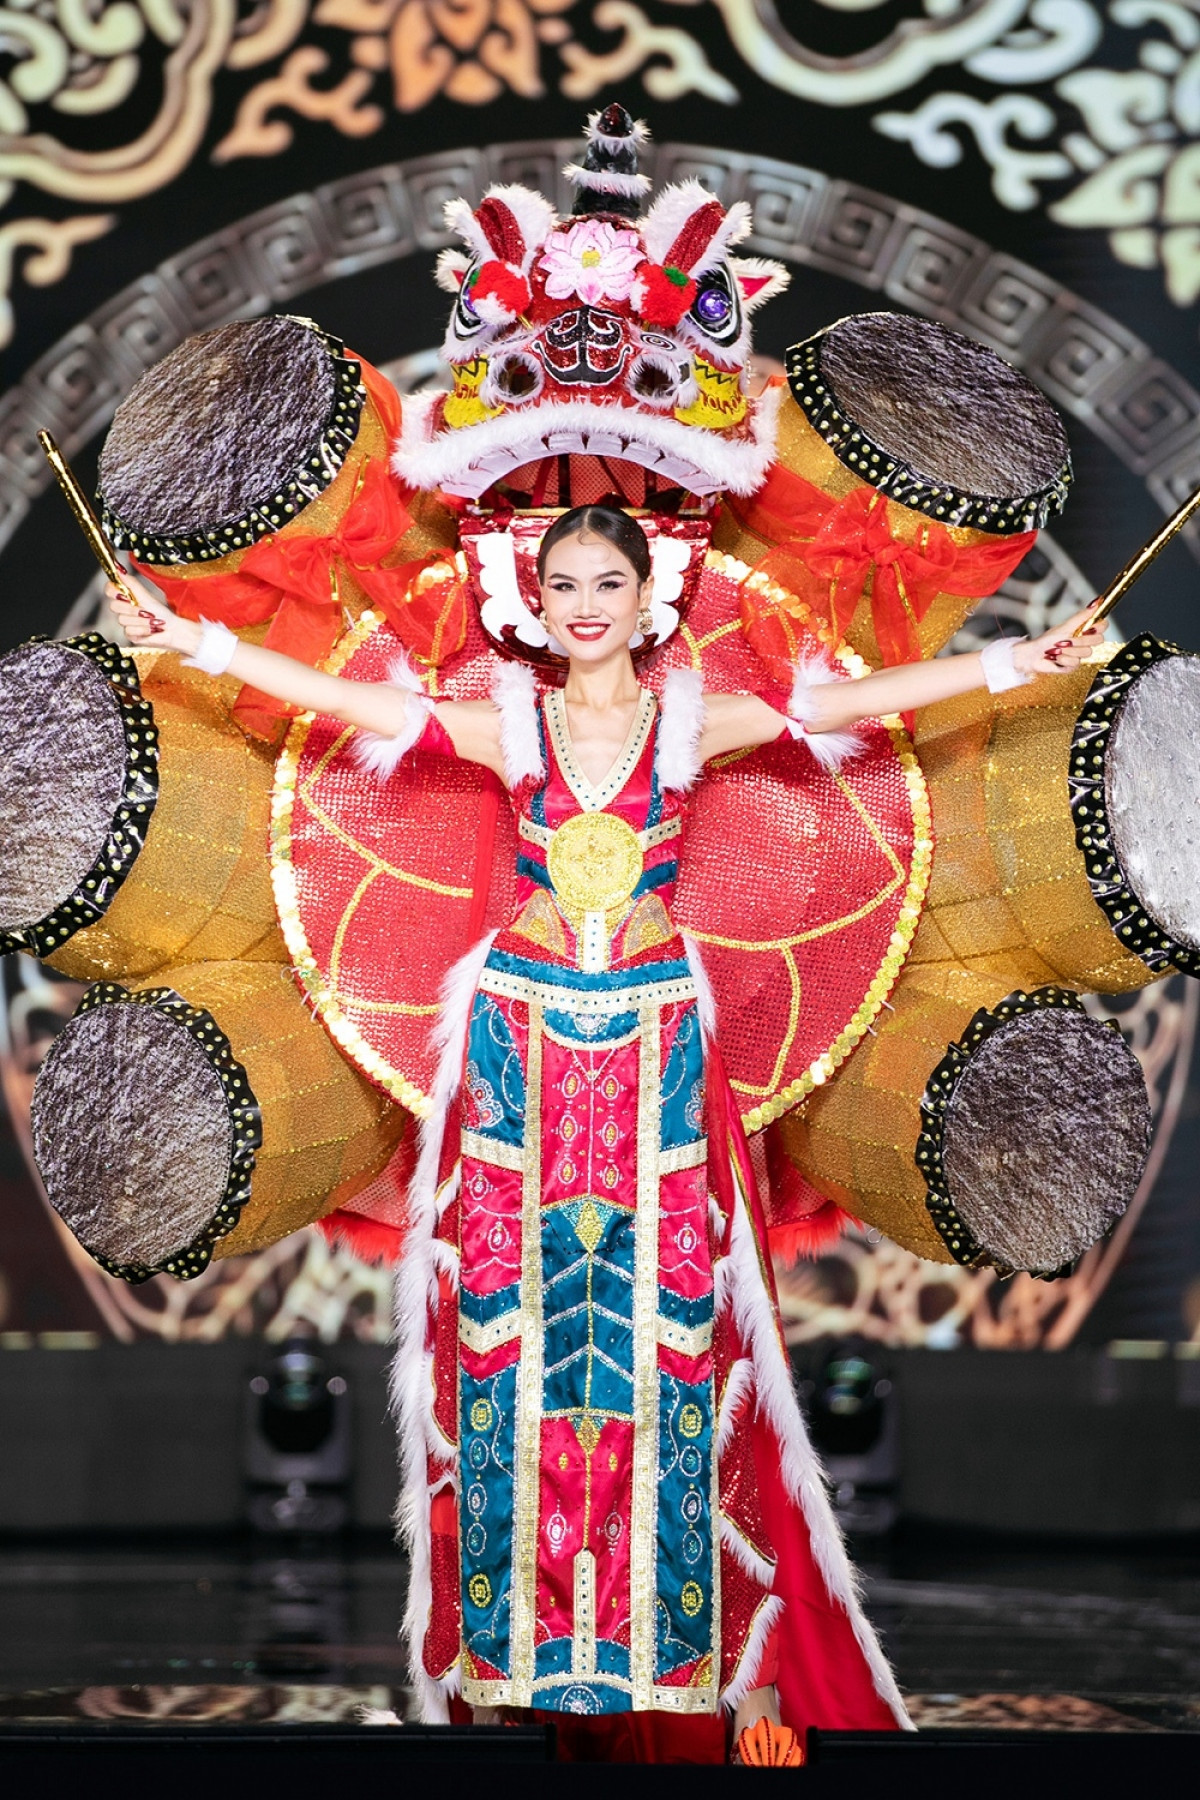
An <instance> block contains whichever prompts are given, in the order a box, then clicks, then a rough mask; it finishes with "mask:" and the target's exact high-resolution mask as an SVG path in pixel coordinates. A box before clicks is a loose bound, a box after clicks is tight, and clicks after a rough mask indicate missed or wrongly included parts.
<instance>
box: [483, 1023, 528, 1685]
mask: <svg viewBox="0 0 1200 1800" xmlns="http://www.w3.org/2000/svg"><path fill="white" fill-rule="evenodd" d="M521 1314H522V1323H523V1333H522V1353H521V1360H520V1362H519V1363H518V1365H517V1395H516V1414H517V1425H516V1454H515V1465H516V1466H515V1468H514V1470H513V1493H514V1518H513V1562H512V1609H511V1614H510V1619H511V1625H510V1631H511V1638H510V1650H509V1657H510V1661H509V1673H510V1675H511V1677H512V1680H511V1688H512V1698H511V1702H510V1703H511V1704H512V1705H513V1706H532V1704H533V1671H534V1628H535V1624H536V1621H537V1546H538V1522H539V1511H540V1499H541V1478H540V1462H541V1440H542V1009H541V1007H540V1006H537V1005H532V1006H530V1008H529V1052H528V1057H527V1068H526V1075H525V1170H524V1181H523V1184H522V1195H521ZM469 1697H470V1698H473V1696H469Z"/></svg>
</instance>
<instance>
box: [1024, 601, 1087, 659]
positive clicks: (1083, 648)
mask: <svg viewBox="0 0 1200 1800" xmlns="http://www.w3.org/2000/svg"><path fill="white" fill-rule="evenodd" d="M1098 605H1099V602H1098V601H1096V600H1093V601H1092V604H1091V606H1085V607H1084V608H1083V610H1082V612H1077V613H1072V614H1071V617H1070V618H1069V619H1064V620H1063V622H1062V624H1061V625H1053V626H1051V628H1050V630H1049V631H1043V633H1042V635H1041V637H1036V638H1031V639H1030V640H1029V641H1028V642H1027V643H1019V644H1014V645H1013V664H1014V666H1015V667H1016V668H1017V669H1018V670H1019V672H1020V673H1021V674H1022V675H1068V674H1070V672H1071V670H1072V669H1077V668H1078V667H1079V665H1080V663H1081V662H1083V660H1084V658H1085V657H1087V656H1089V655H1090V654H1091V652H1092V651H1093V650H1094V649H1095V648H1096V645H1097V644H1099V643H1101V642H1102V641H1103V638H1104V627H1103V625H1093V626H1090V627H1089V628H1088V629H1087V630H1086V631H1085V630H1081V629H1080V628H1081V627H1082V626H1083V625H1084V624H1085V622H1086V621H1087V620H1088V619H1090V617H1091V615H1092V612H1093V610H1094V609H1095V608H1096V606H1098ZM1076 631H1078V632H1079V636H1078V637H1076V636H1075V635H1074V634H1075V632H1076Z"/></svg>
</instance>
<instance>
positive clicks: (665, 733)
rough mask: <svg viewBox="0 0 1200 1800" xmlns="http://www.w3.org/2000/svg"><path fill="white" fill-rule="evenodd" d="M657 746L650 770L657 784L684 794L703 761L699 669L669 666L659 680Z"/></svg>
mask: <svg viewBox="0 0 1200 1800" xmlns="http://www.w3.org/2000/svg"><path fill="white" fill-rule="evenodd" d="M659 711H660V718H659V722H658V747H657V749H656V750H655V752H654V770H655V773H656V775H657V776H658V785H659V786H660V787H662V788H666V789H667V790H668V792H670V793H676V794H686V793H687V791H688V789H689V788H690V787H692V786H694V784H695V781H696V777H697V776H698V775H699V773H700V770H701V768H702V767H703V764H702V763H701V761H700V734H701V733H702V732H703V730H704V679H703V677H702V676H701V674H700V671H699V669H672V670H671V673H670V674H669V675H668V676H667V679H666V680H665V681H664V682H663V691H662V700H661V702H660V704H659Z"/></svg>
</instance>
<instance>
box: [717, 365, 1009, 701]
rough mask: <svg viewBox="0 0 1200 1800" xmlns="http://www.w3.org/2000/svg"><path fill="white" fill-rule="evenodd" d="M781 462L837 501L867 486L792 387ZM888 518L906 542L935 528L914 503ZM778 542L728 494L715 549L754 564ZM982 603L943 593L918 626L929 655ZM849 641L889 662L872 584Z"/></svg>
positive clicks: (965, 543)
mask: <svg viewBox="0 0 1200 1800" xmlns="http://www.w3.org/2000/svg"><path fill="white" fill-rule="evenodd" d="M777 456H778V460H779V462H780V463H782V465H783V466H784V468H786V469H790V470H791V472H792V473H793V474H794V475H799V476H801V477H802V478H803V479H804V480H805V481H810V482H811V483H812V484H813V486H814V487H817V488H820V490H821V492H822V493H824V494H828V495H829V496H830V498H831V499H834V500H841V499H843V498H844V497H845V496H846V495H847V494H850V493H852V492H853V491H854V490H855V488H859V487H861V486H862V485H863V482H862V477H861V476H860V475H856V474H855V473H854V472H853V470H851V469H848V468H846V466H845V465H844V464H843V463H841V462H839V461H838V459H837V457H836V456H835V455H834V453H833V451H832V450H831V449H830V448H829V446H828V445H827V444H826V443H825V441H824V439H823V438H822V437H821V436H820V434H819V433H818V432H817V431H816V430H814V428H813V427H812V426H811V425H810V424H809V422H808V420H807V419H806V418H805V416H804V413H803V411H802V410H801V408H800V407H799V406H798V405H797V403H796V401H795V400H794V399H793V398H792V396H791V394H790V393H788V392H787V391H786V390H785V391H784V393H783V396H782V399H781V401H780V407H779V435H778V440H777ZM887 513H888V521H889V524H890V525H891V529H892V532H893V535H895V536H896V537H898V538H899V539H901V540H902V541H903V542H905V543H909V544H915V543H918V542H919V541H920V540H921V537H922V534H923V533H924V532H926V531H927V530H928V528H929V520H928V519H927V518H926V517H925V515H924V514H923V513H920V512H917V511H916V510H915V509H914V508H913V507H911V506H903V505H901V504H900V502H899V501H896V500H889V501H888V502H887ZM948 529H949V535H950V537H951V539H952V541H953V542H954V543H955V544H956V545H959V546H960V547H974V546H976V545H982V544H989V543H997V544H998V543H1001V542H1003V539H1002V538H1001V537H1000V535H999V534H996V533H992V532H987V531H980V530H977V529H976V528H974V527H972V526H951V527H949V528H948ZM773 547H774V546H773V545H771V544H770V543H767V542H765V541H764V540H763V539H762V538H761V537H757V536H755V534H754V533H753V532H752V531H750V530H749V529H748V528H747V527H746V526H745V525H744V524H742V523H741V521H740V520H739V518H738V502H737V500H736V499H735V498H732V497H729V496H726V500H725V504H724V505H723V506H722V508H721V512H720V514H719V516H718V519H717V523H716V525H715V527H714V530H713V548H714V550H724V551H725V552H726V553H727V554H728V555H730V556H736V557H738V558H739V559H740V560H741V561H742V562H746V563H749V564H750V566H751V568H755V567H757V565H758V564H759V563H760V562H761V561H762V560H763V558H764V557H765V556H767V555H768V553H769V552H770V551H771V550H772V549H773ZM978 605H979V601H978V599H971V598H967V597H964V596H963V595H961V594H949V593H940V594H937V595H936V596H935V597H934V599H933V601H932V603H931V605H930V607H929V610H928V612H926V614H925V616H924V617H923V618H922V619H921V620H920V622H919V624H918V626H917V637H918V641H919V643H920V647H921V655H922V656H923V657H928V656H936V655H937V652H938V651H939V650H940V649H941V648H942V646H943V645H944V644H948V643H949V641H950V639H951V638H952V637H953V636H954V634H955V632H956V631H958V630H959V629H960V628H961V626H962V625H963V624H964V623H965V621H966V620H967V619H968V618H969V617H970V615H971V614H972V613H973V612H974V611H975V608H976V607H977V606H978ZM846 642H847V643H848V644H849V645H850V647H851V649H852V650H857V652H858V654H859V655H860V656H861V657H863V658H865V660H866V661H867V662H869V663H870V664H871V665H872V667H873V668H878V667H879V666H880V664H881V663H882V661H883V658H882V657H881V655H880V650H879V641H878V639H877V637H876V635H875V626H874V623H873V619H872V611H871V594H870V588H869V586H868V587H867V588H865V589H864V591H863V594H862V597H861V598H860V600H859V601H858V604H857V606H856V607H855V610H854V615H853V617H852V619H851V621H850V625H849V628H848V630H847V632H846Z"/></svg>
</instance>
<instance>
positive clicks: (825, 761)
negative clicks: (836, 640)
mask: <svg viewBox="0 0 1200 1800" xmlns="http://www.w3.org/2000/svg"><path fill="white" fill-rule="evenodd" d="M836 680H837V676H836V675H835V674H834V672H833V670H832V668H831V667H830V665H829V664H828V663H827V662H826V660H825V658H824V657H823V656H821V655H820V654H819V653H816V652H810V653H809V654H808V655H806V656H802V657H801V658H800V660H799V662H798V663H797V664H796V674H795V679H794V680H793V682H792V693H791V698H790V699H789V701H788V729H789V730H790V731H791V734H792V736H793V737H795V738H799V739H801V740H802V741H803V743H804V744H805V745H807V747H808V749H809V751H810V752H811V753H812V755H813V757H814V758H815V760H816V761H817V762H818V763H820V765H821V767H822V768H823V769H826V770H829V771H832V770H834V769H840V768H841V766H842V764H843V763H844V762H849V761H850V759H851V757H855V756H861V755H862V752H863V749H864V744H863V740H862V738H861V736H860V735H859V733H858V732H857V731H854V730H850V731H809V730H808V725H809V723H810V721H811V720H813V719H815V718H816V716H817V712H818V703H817V700H816V698H815V696H814V694H813V689H814V688H818V687H828V686H829V684H830V683H831V682H833V681H836Z"/></svg>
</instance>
